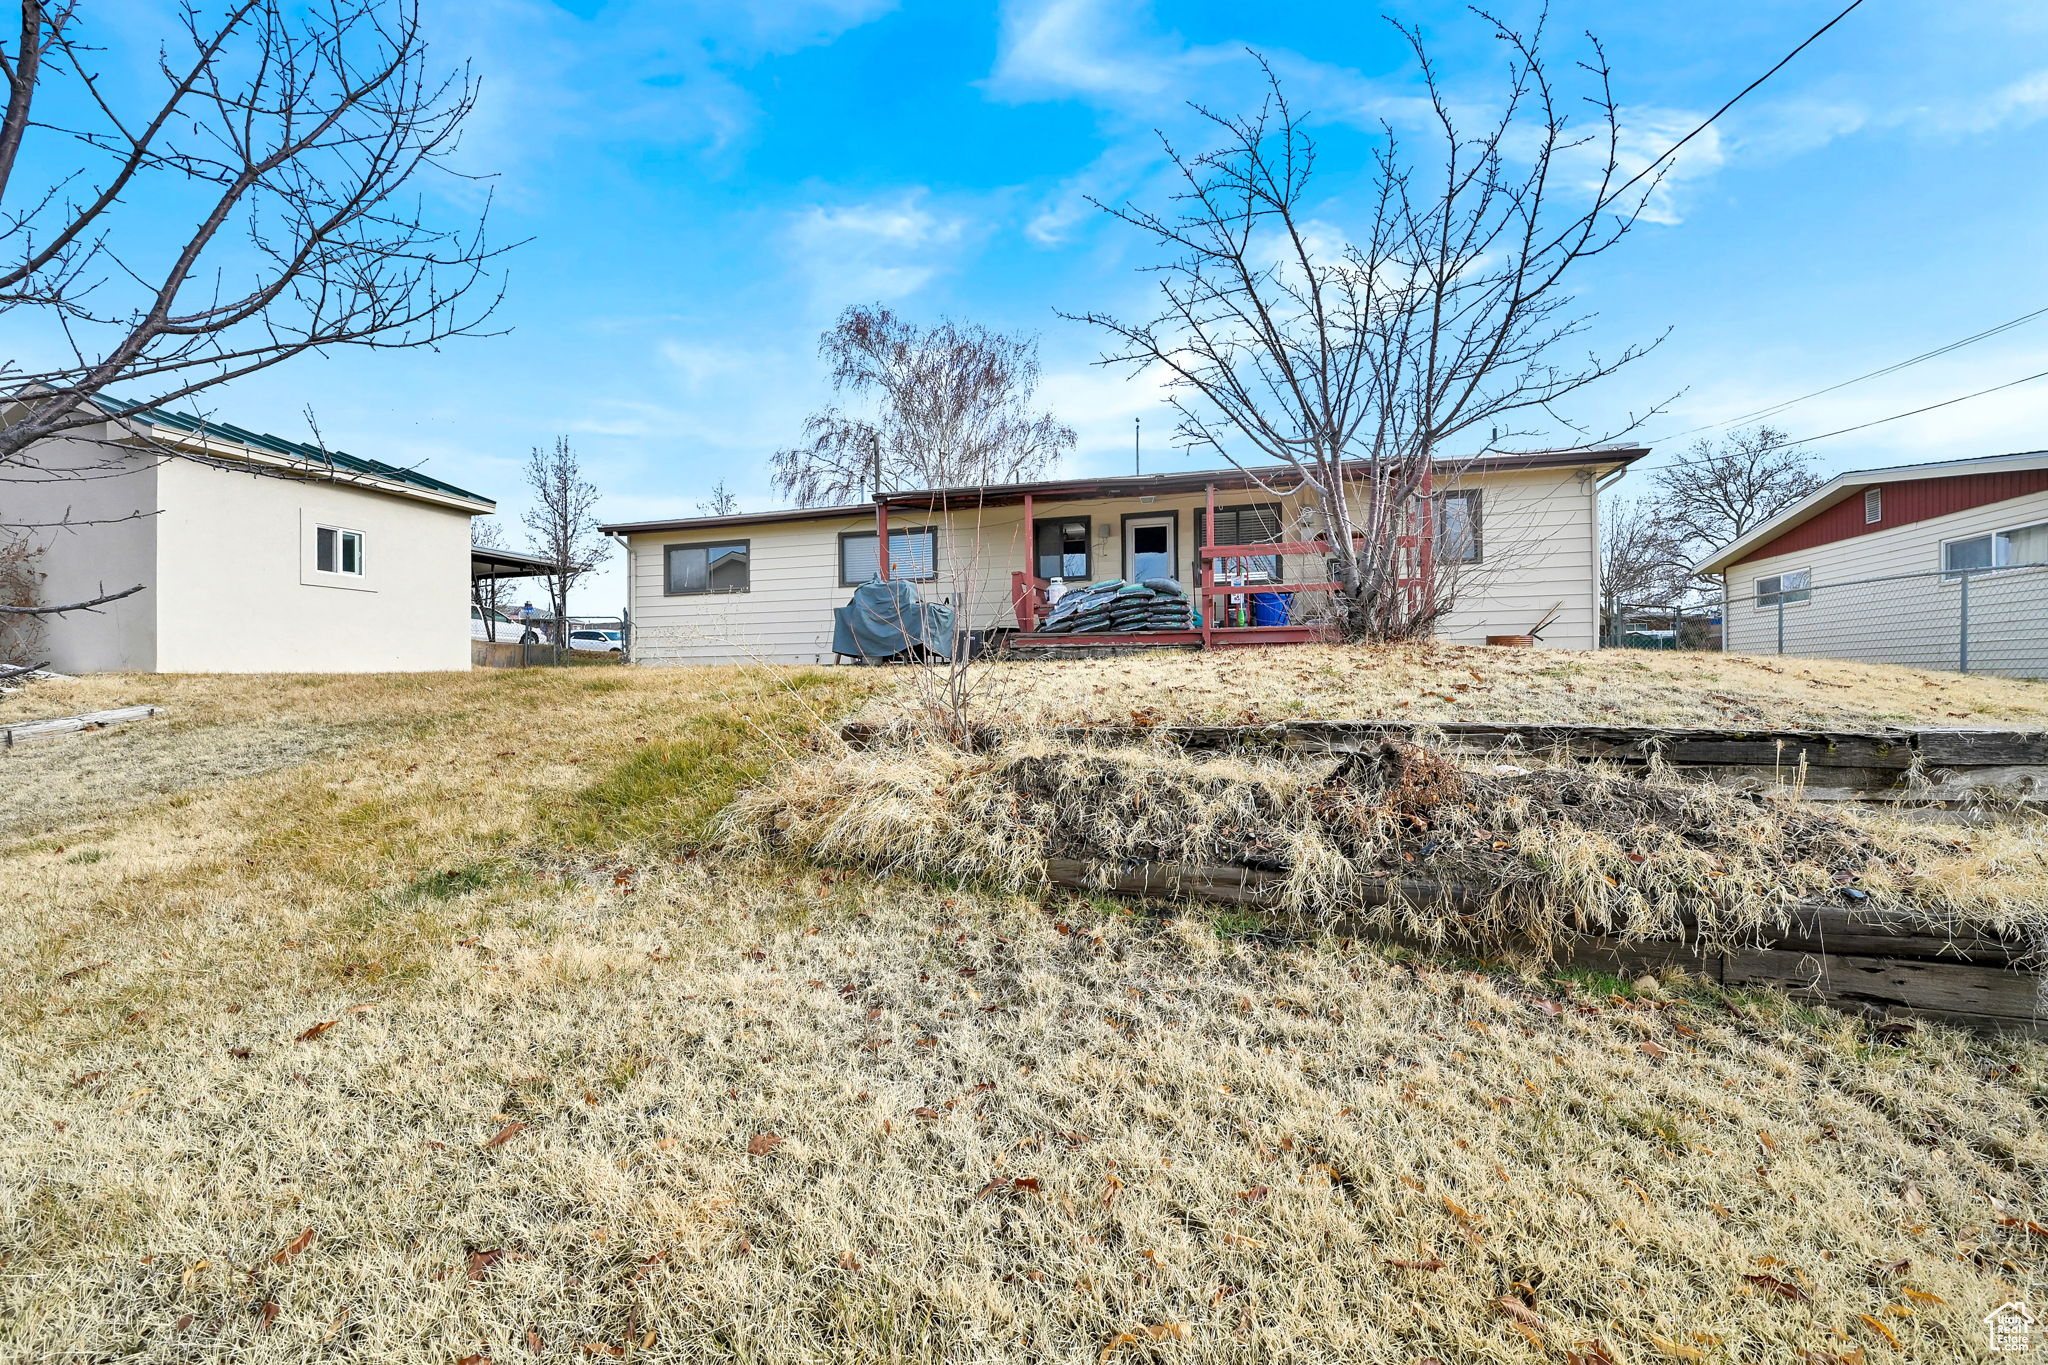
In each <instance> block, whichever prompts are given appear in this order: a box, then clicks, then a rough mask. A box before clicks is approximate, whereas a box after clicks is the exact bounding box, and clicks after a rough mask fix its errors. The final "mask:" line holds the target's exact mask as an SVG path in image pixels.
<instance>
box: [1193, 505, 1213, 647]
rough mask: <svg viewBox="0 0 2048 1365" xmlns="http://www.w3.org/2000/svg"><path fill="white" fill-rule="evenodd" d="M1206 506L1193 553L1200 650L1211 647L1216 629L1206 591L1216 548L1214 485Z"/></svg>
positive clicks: (1210, 600) (1211, 574)
mask: <svg viewBox="0 0 2048 1365" xmlns="http://www.w3.org/2000/svg"><path fill="white" fill-rule="evenodd" d="M1208 498H1209V501H1208V505H1207V506H1206V507H1204V508H1203V509H1202V543H1201V546H1200V547H1199V548H1198V549H1196V551H1195V605H1196V607H1197V609H1198V610H1200V611H1201V613H1202V648H1203V649H1209V648H1211V647H1212V646H1213V641H1211V639H1210V638H1209V637H1210V632H1211V631H1213V630H1215V629H1216V599H1215V598H1213V597H1211V596H1209V594H1208V592H1207V591H1206V589H1207V588H1208V587H1209V580H1210V579H1211V578H1213V577H1214V576H1215V570H1214V568H1213V567H1212V566H1213V565H1214V564H1215V563H1216V561H1215V560H1213V559H1210V558H1208V554H1209V552H1211V551H1213V550H1214V549H1215V548H1216V485H1215V484H1213V483H1212V484H1210V485H1209V494H1208Z"/></svg>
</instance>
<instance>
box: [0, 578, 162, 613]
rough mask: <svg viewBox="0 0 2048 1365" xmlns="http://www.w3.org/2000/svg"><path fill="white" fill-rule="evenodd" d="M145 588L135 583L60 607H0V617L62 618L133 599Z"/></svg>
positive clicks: (144, 585) (145, 585)
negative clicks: (69, 614) (128, 598)
mask: <svg viewBox="0 0 2048 1365" xmlns="http://www.w3.org/2000/svg"><path fill="white" fill-rule="evenodd" d="M147 586H148V585H147V584H144V583H137V584H136V585H135V586H134V587H132V588H123V589H121V591H119V592H108V593H101V594H100V595H99V596H98V597H89V598H87V599H86V600H85V601H83V602H66V603H64V604H63V605H62V606H55V607H4V606H0V616H62V615H63V614H64V613H65V612H67V611H91V610H93V609H94V608H95V607H103V606H105V605H106V604H107V603H109V602H118V601H120V600H121V599H122V598H124V597H133V596H134V595H135V594H136V593H139V592H141V591H142V590H143V588H145V587H147Z"/></svg>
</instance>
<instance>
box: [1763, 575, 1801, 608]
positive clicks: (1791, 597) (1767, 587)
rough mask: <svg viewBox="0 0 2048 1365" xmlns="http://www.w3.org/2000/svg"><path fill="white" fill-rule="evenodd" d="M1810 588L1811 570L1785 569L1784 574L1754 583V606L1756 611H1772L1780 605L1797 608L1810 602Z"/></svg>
mask: <svg viewBox="0 0 2048 1365" xmlns="http://www.w3.org/2000/svg"><path fill="white" fill-rule="evenodd" d="M1812 588H1813V570H1811V569H1787V570H1786V571H1785V572H1784V573H1780V574H1772V575H1771V576H1770V577H1769V578H1759V579H1758V580H1757V581H1756V605H1757V608H1758V610H1767V609H1773V608H1776V607H1777V606H1778V605H1779V604H1780V603H1783V604H1784V605H1785V606H1788V607H1790V606H1797V605H1798V604H1799V603H1801V602H1806V601H1810V600H1812V597H1813V592H1812Z"/></svg>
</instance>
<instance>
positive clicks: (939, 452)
mask: <svg viewBox="0 0 2048 1365" xmlns="http://www.w3.org/2000/svg"><path fill="white" fill-rule="evenodd" d="M818 350H819V353H820V354H821V355H823V356H824V357H825V359H827V360H828V361H830V362H831V363H832V387H833V388H834V389H835V390H838V391H841V392H846V393H850V394H853V395H855V396H856V397H866V396H869V395H872V396H873V397H874V398H875V400H876V402H875V410H874V415H873V416H872V417H861V416H857V415H855V414H852V413H849V412H846V411H845V410H843V409H841V408H838V407H828V408H825V409H824V410H822V411H820V412H816V413H813V414H812V415H811V416H810V417H809V418H808V419H807V420H806V421H805V423H804V444H803V445H800V446H796V447H793V448H791V449H788V450H779V451H777V452H776V453H775V455H774V456H773V458H772V460H771V465H772V468H773V470H774V475H775V486H776V488H777V489H778V490H779V491H781V492H782V493H784V494H785V495H787V496H788V497H790V498H791V500H792V501H794V502H795V503H796V504H797V505H798V506H801V507H817V506H823V505H827V504H831V503H841V502H854V501H857V500H858V499H860V498H863V497H867V496H872V495H873V494H875V493H877V492H883V491H890V490H904V489H920V488H958V487H968V486H980V485H987V484H1001V483H1018V482H1021V481H1022V480H1024V479H1027V478H1029V477H1030V476H1031V475H1033V474H1036V473H1038V472H1039V471H1041V470H1043V469H1044V468H1046V466H1048V465H1050V464H1051V463H1052V462H1053V461H1054V460H1055V459H1057V458H1059V454H1060V452H1061V451H1063V450H1066V449H1068V448H1070V447H1071V446H1072V445H1073V444H1074V433H1073V431H1072V429H1070V428H1069V427H1067V426H1065V425H1064V424H1062V423H1061V422H1060V421H1058V419H1056V418H1055V417H1054V416H1053V415H1052V414H1051V413H1049V412H1033V411H1032V409H1031V404H1032V398H1033V396H1034V395H1035V394H1036V392H1037V390H1038V343H1037V342H1036V341H1035V340H1033V339H1031V338H1025V337H1011V336H1005V335H1003V334H1002V333H1000V332H992V331H990V330H988V329H987V328H985V327H978V326H972V325H968V326H962V325H959V324H956V323H953V322H950V321H946V320H943V319H942V320H941V321H939V322H938V323H937V324H935V325H933V326H930V327H919V326H917V325H916V324H915V323H911V322H908V321H906V320H904V319H902V318H899V317H898V316H896V314H894V313H892V312H890V311H889V310H888V309H887V308H885V307H883V306H882V305H880V304H872V305H865V306H857V307H853V308H849V309H847V310H846V311H845V312H844V313H841V314H840V315H839V321H838V322H837V323H836V324H835V325H834V326H833V328H832V330H831V331H829V332H827V333H825V334H824V336H823V337H821V338H820V339H819V343H818Z"/></svg>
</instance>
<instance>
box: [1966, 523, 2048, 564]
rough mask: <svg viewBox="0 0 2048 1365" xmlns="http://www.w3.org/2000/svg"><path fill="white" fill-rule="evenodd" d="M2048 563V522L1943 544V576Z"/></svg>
mask: <svg viewBox="0 0 2048 1365" xmlns="http://www.w3.org/2000/svg"><path fill="white" fill-rule="evenodd" d="M2043 563H2048V521H2043V522H2036V523H2035V524H2034V525H2032V526H2015V527H2013V528H2012V529H2011V530H2009V531H1993V532H1992V533H1991V534H1989V535H1983V536H1971V537H1970V538H1969V539H1967V540H1950V541H1944V542H1943V543H1942V546H1941V568H1942V572H1944V573H1946V574H1949V575H1950V576H1955V575H1959V574H1965V573H1969V572H1970V571H1971V570H1973V569H2003V568H2006V567H2008V566H2010V565H2014V564H2043Z"/></svg>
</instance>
